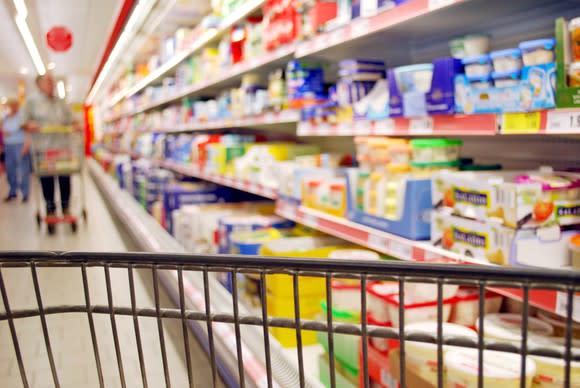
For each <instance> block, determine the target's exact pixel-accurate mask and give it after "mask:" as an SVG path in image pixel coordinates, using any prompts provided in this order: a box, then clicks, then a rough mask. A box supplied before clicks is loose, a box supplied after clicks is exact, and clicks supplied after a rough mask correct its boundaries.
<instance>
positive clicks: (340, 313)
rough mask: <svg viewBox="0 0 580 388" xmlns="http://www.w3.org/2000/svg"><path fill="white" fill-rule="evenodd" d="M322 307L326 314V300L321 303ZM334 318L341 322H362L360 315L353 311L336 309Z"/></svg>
mask: <svg viewBox="0 0 580 388" xmlns="http://www.w3.org/2000/svg"><path fill="white" fill-rule="evenodd" d="M320 307H322V310H323V311H324V312H325V313H326V311H327V305H326V301H325V300H321V301H320ZM332 317H333V318H335V319H337V320H340V321H349V322H358V321H360V314H356V313H354V312H352V311H347V310H339V309H337V308H335V307H333V308H332Z"/></svg>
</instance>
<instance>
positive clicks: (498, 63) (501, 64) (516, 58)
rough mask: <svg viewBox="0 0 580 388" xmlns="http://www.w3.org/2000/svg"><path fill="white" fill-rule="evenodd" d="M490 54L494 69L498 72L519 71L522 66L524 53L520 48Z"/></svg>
mask: <svg viewBox="0 0 580 388" xmlns="http://www.w3.org/2000/svg"><path fill="white" fill-rule="evenodd" d="M489 56H490V57H491V60H492V61H493V69H494V70H495V71H496V72H498V73H507V72H513V71H518V70H520V69H521V68H522V53H521V51H520V49H517V48H513V49H507V50H499V51H493V52H492V53H491V54H489Z"/></svg>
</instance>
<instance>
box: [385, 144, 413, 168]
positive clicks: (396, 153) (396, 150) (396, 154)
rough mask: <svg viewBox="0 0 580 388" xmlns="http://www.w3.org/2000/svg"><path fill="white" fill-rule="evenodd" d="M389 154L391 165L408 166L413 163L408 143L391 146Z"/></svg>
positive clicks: (388, 150)
mask: <svg viewBox="0 0 580 388" xmlns="http://www.w3.org/2000/svg"><path fill="white" fill-rule="evenodd" d="M387 152H388V155H389V164H391V165H408V164H409V163H410V162H411V146H410V145H409V144H408V143H406V142H405V143H394V144H391V145H389V148H388V149H387Z"/></svg>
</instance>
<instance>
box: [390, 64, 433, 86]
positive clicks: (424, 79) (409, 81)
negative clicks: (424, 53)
mask: <svg viewBox="0 0 580 388" xmlns="http://www.w3.org/2000/svg"><path fill="white" fill-rule="evenodd" d="M395 77H396V79H397V84H398V85H399V89H400V91H401V92H402V93H406V92H421V93H427V92H428V91H429V89H430V88H431V79H432V78H433V64H432V63H421V64H417V65H409V66H400V67H397V68H395Z"/></svg>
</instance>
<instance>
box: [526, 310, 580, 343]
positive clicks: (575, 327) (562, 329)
mask: <svg viewBox="0 0 580 388" xmlns="http://www.w3.org/2000/svg"><path fill="white" fill-rule="evenodd" d="M537 317H538V318H539V319H540V320H542V321H544V322H546V323H549V324H550V325H552V327H553V328H554V335H555V336H556V337H564V336H566V320H565V318H564V317H561V316H559V315H556V314H552V313H549V312H547V311H542V310H539V311H538V313H537ZM572 338H575V339H580V323H578V322H572Z"/></svg>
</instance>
